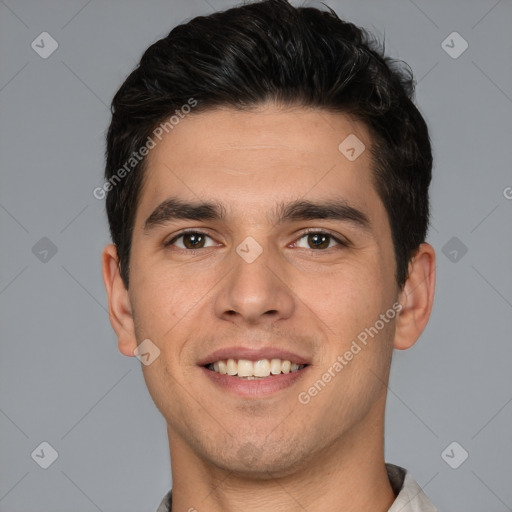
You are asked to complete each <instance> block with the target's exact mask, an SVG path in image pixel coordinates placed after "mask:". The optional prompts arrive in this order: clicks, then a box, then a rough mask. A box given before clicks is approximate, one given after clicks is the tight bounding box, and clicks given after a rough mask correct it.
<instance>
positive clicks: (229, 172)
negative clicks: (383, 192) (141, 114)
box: [137, 106, 383, 224]
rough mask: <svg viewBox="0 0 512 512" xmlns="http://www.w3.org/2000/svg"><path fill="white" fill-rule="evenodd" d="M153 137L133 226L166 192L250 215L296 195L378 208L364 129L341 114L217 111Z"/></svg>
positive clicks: (263, 213)
mask: <svg viewBox="0 0 512 512" xmlns="http://www.w3.org/2000/svg"><path fill="white" fill-rule="evenodd" d="M156 142H157V144H156V147H154V149H152V150H151V151H150V153H149V154H148V156H147V165H146V179H145V184H144V189H143V191H142V194H141V198H140V203H139V204H140V206H139V212H138V214H137V219H138V222H139V224H140V222H143V220H145V218H146V217H147V215H149V214H150V213H151V209H152V208H155V207H156V206H157V205H158V204H159V203H161V202H162V201H164V200H165V199H166V198H168V197H169V196H173V197H176V196H179V197H183V198H184V199H186V200H188V201H195V202H198V201H200V200H201V201H205V200H215V201H218V202H221V203H222V204H225V205H226V206H227V212H226V213H227V215H228V216H229V215H230V214H233V215H234V214H235V213H236V215H237V216H238V217H241V216H243V217H246V218H249V219H253V220H256V217H255V214H259V215H261V217H265V218H268V215H266V212H267V211H269V210H270V209H273V208H275V205H276V204H279V203H281V204H282V203H285V202H288V201H290V200H297V199H300V198H304V199H309V200H315V201H316V200H320V201H321V200H322V199H332V200H335V199H336V198H337V197H341V198H345V199H346V200H347V201H349V202H350V204H352V205H354V206H356V207H358V209H361V210H366V211H367V212H368V213H369V215H368V216H371V211H372V210H373V211H374V214H377V216H378V214H379V213H382V212H383V206H382V204H381V202H380V199H379V197H378V195H377V193H376V191H375V188H374V185H373V181H372V172H373V171H372V168H371V167H372V161H371V157H370V151H369V149H370V143H371V140H370V137H369V132H368V130H367V129H366V127H365V126H364V124H362V123H360V122H358V121H355V120H353V119H351V118H350V117H349V116H348V115H346V114H339V113H331V112H327V111H323V110H313V109H304V108H294V109H283V108H279V107H271V106H267V107H261V108H259V109H258V110H253V111H236V110H234V109H217V110H211V111H207V112H204V113H200V114H192V115H189V116H187V117H185V118H184V119H182V120H181V121H180V122H179V123H178V124H177V125H175V126H174V127H173V128H172V130H170V131H169V133H166V134H164V135H163V137H162V140H161V141H158V140H156ZM347 150H348V151H347ZM354 156H355V157H356V158H354Z"/></svg>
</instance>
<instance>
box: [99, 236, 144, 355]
mask: <svg viewBox="0 0 512 512" xmlns="http://www.w3.org/2000/svg"><path fill="white" fill-rule="evenodd" d="M102 271H103V282H104V284H105V289H106V292H107V300H108V314H109V318H110V323H111V324H112V327H113V329H114V331H115V333H116V335H117V340H118V348H119V351H120V352H121V353H122V354H124V355H125V356H133V355H134V353H133V351H134V350H135V348H136V347H137V339H136V336H135V328H134V321H133V314H132V307H131V303H130V297H129V295H128V290H127V289H126V287H125V285H124V283H123V280H122V278H121V273H120V270H119V259H118V256H117V248H116V246H115V245H114V244H109V245H107V246H105V248H104V249H103V252H102Z"/></svg>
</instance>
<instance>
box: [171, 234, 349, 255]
mask: <svg viewBox="0 0 512 512" xmlns="http://www.w3.org/2000/svg"><path fill="white" fill-rule="evenodd" d="M187 234H194V235H203V236H207V237H208V238H211V239H212V240H213V238H212V237H211V236H210V235H208V233H205V232H204V231H198V230H195V229H189V230H185V231H181V232H180V233H179V234H178V235H176V236H175V237H173V238H172V239H171V240H169V241H168V242H165V243H164V246H165V247H170V246H172V244H174V243H175V242H176V241H177V240H179V239H180V238H182V237H183V236H185V235H187ZM315 234H319V235H327V236H328V237H330V238H331V239H332V240H334V241H335V242H337V243H338V244H339V245H340V246H342V247H349V243H348V242H344V241H343V240H340V239H339V238H338V237H337V236H335V235H333V234H332V233H330V232H329V231H322V230H318V229H308V230H306V231H304V232H302V233H301V235H300V236H299V237H298V238H297V239H296V240H295V242H297V241H298V240H300V239H301V238H304V237H305V236H307V235H315ZM295 242H294V243H295ZM204 249H209V247H200V248H199V249H182V248H181V247H178V248H176V249H175V250H178V251H183V252H187V253H192V254H194V253H196V252H198V251H202V250H204ZM330 249H335V247H329V248H327V249H318V250H317V249H306V250H309V251H313V252H327V251H329V250H330Z"/></svg>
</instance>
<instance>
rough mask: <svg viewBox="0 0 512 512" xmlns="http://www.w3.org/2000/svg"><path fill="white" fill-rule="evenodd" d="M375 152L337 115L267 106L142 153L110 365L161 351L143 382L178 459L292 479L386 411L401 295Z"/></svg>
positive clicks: (184, 127)
mask: <svg viewBox="0 0 512 512" xmlns="http://www.w3.org/2000/svg"><path fill="white" fill-rule="evenodd" d="M351 134H352V135H355V136H356V137H357V138H358V139H359V140H360V141H362V142H363V143H364V145H365V147H366V150H364V151H363V152H362V153H361V154H360V155H359V156H358V157H357V158H356V159H355V160H354V159H353V158H352V159H349V158H347V156H346V155H349V156H353V155H352V153H354V152H351V151H350V150H348V153H347V152H345V153H343V152H342V151H340V149H339V146H340V143H342V141H343V140H344V139H345V138H346V137H348V136H349V135H351ZM349 140H350V139H349ZM370 144H371V140H370V136H369V133H368V131H367V130H366V128H365V126H364V125H363V124H361V123H359V122H357V121H353V120H351V119H350V118H349V117H348V116H346V115H344V114H334V113H327V112H325V111H319V110H306V109H294V110H292V109H286V110H285V109H280V108H277V107H276V106H266V107H261V108H259V109H258V110H255V111H251V112H237V111H234V110H230V109H225V110H215V111H210V112H207V113H201V114H195V115H189V116H188V117H186V118H185V119H183V120H182V121H181V122H180V123H179V125H177V126H176V127H175V128H174V129H173V131H171V132H169V133H168V134H167V135H166V136H165V137H164V138H163V139H162V141H161V142H160V143H158V144H157V146H156V147H155V148H154V149H152V150H151V152H150V154H149V155H148V157H147V158H148V160H147V164H148V166H147V175H146V181H145V185H144V189H143V190H142V193H141V196H140V203H139V207H138V210H137V213H136V219H135V225H134V231H133V239H132V249H131V257H130V274H129V277H130V287H129V290H128V291H127V297H128V301H129V311H130V315H131V317H132V318H133V326H134V327H133V331H134V332H133V336H130V335H129V334H128V335H123V336H122V337H120V341H119V347H120V349H121V351H122V352H123V353H125V354H127V355H133V350H134V348H135V347H136V345H137V344H138V343H140V342H141V341H142V340H145V339H149V340H151V342H152V343H153V344H154V345H156V347H158V349H159V350H160V355H159V356H158V357H157V358H156V359H155V360H154V361H153V362H152V363H151V364H149V365H143V366H142V369H143V372H144V377H145V380H146V383H147V386H148V389H149V392H150V394H151V396H152V398H153V400H154V402H155V404H156V405H157V407H158V408H159V410H160V411H161V413H162V414H163V416H164V417H165V419H166V421H167V423H168V431H169V437H170V441H171V452H173V449H175V450H176V453H178V452H185V451H187V450H188V451H189V452H191V453H192V452H193V453H194V454H195V456H197V457H198V458H200V459H201V460H203V461H205V462H206V463H211V464H212V465H215V466H217V467H221V468H224V469H228V470H233V471H239V472H242V473H243V472H246V473H251V474H253V475H256V474H260V475H263V474H265V473H266V472H267V471H272V472H273V474H276V473H282V474H285V473H287V472H288V471H291V468H294V467H295V468H296V467H301V466H305V465H307V464H309V463H310V462H311V461H312V460H313V459H314V458H315V457H318V456H319V455H320V454H321V453H322V452H323V451H325V450H326V449H330V448H332V447H336V446H337V445H341V443H342V440H343V439H344V438H346V437H347V436H348V435H349V433H350V432H353V431H354V429H355V428H356V427H358V426H361V427H362V426H363V425H364V424H365V422H368V421H370V419H369V418H370V417H374V416H372V415H373V414H374V412H375V410H376V408H377V407H381V406H382V404H383V400H384V396H385V386H383V384H382V383H383V382H385V381H386V382H387V376H388V371H389V364H390V358H391V353H392V348H393V336H394V330H395V320H394V319H393V315H391V314H390V313H389V311H390V310H391V311H392V310H393V308H392V306H393V304H394V303H396V301H397V298H398V292H399V290H398V289H397V286H396V282H395V278H394V276H395V258H394V251H393V245H392V239H391V231H390V226H389V221H388V217H387V214H386V211H385V209H384V206H383V204H382V202H381V200H380V198H379V197H378V195H377V192H376V190H375V187H374V185H373V182H372V169H371V167H372V162H371V159H370V151H369V147H370ZM342 147H343V146H342ZM356 150H357V148H356ZM170 200H172V201H171V202H169V201H170ZM166 201H167V202H168V203H167V206H165V203H166ZM185 203H190V206H189V207H188V208H183V205H184V204H185ZM203 203H208V204H209V205H206V206H204V205H203V206H202V207H199V206H200V205H201V204H203ZM294 203H295V204H294ZM340 205H341V207H340ZM196 207H198V208H196ZM184 231H186V233H184ZM386 312H388V313H387V314H386ZM384 316H386V321H384V320H383V317H384ZM379 319H380V321H379ZM371 328H372V329H373V330H371ZM365 329H367V331H365ZM368 329H370V331H368ZM375 331H377V332H375ZM363 332H366V343H363V342H362V341H361V340H362V339H363V338H364V337H365V336H364V334H362V333H363ZM369 332H371V333H372V336H370V335H368V333H369ZM358 336H359V337H358ZM353 342H356V345H357V346H359V349H360V350H359V351H357V349H356V348H355V346H354V343H353ZM348 352H351V353H352V357H350V355H348V354H347V353H348ZM228 359H233V360H234V361H237V360H242V361H241V363H240V364H239V365H238V366H237V365H236V364H233V363H229V362H227V360H228ZM265 360H268V363H267V362H265ZM272 360H278V361H272ZM218 361H221V362H220V363H218ZM246 361H252V362H253V364H252V365H251V364H249V363H247V362H246ZM256 361H263V362H259V363H257V364H256V365H254V362H256ZM283 361H290V363H291V364H292V365H293V366H292V369H293V370H294V371H291V372H290V373H282V372H283V371H284V372H286V371H287V367H288V365H289V363H286V362H284V363H283ZM342 361H343V362H342ZM224 362H226V363H224ZM336 362H338V364H336ZM210 363H215V365H214V366H213V369H212V366H209V364H210ZM296 365H299V367H298V368H299V369H297V366H296ZM302 365H304V367H302ZM340 367H341V368H340ZM256 368H257V369H256ZM269 368H270V369H271V370H272V369H273V371H275V372H276V374H275V375H274V374H272V373H271V374H270V375H268V376H266V377H262V378H256V379H250V378H249V379H247V378H241V376H238V375H228V374H224V373H221V372H224V371H228V373H233V371H238V372H239V373H240V374H242V375H244V372H246V373H245V374H252V373H254V372H256V373H258V372H260V371H261V372H262V373H261V375H265V374H268V371H269ZM216 370H218V371H216ZM277 373H279V374H277ZM326 374H328V375H330V378H329V377H326V376H325V375H326ZM319 381H321V382H322V383H323V384H322V383H319ZM315 383H316V384H315ZM315 389H316V392H315ZM379 411H380V409H379ZM173 445H174V447H173Z"/></svg>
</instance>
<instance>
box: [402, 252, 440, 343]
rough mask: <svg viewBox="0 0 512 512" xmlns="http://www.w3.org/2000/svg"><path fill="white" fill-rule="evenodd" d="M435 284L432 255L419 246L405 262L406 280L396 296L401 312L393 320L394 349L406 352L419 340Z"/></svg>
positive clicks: (432, 297) (425, 322) (432, 300)
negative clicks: (407, 269) (408, 261)
mask: <svg viewBox="0 0 512 512" xmlns="http://www.w3.org/2000/svg"><path fill="white" fill-rule="evenodd" d="M435 284H436V253H435V251H434V248H433V247H432V246H431V245H430V244H427V243H423V244H420V246H419V248H418V250H417V252H416V254H415V256H414V257H413V259H412V261H411V262H410V263H409V277H408V278H407V281H406V283H405V285H404V287H403V289H402V291H401V292H400V294H399V302H400V304H402V309H401V311H400V313H399V314H398V316H397V319H396V324H395V325H396V328H395V339H394V344H393V346H394V348H396V349H398V350H405V349H408V348H410V347H412V346H413V345H414V344H415V343H416V341H417V340H418V338H419V337H420V334H421V333H422V332H423V329H424V328H425V326H426V325H427V322H428V319H429V318H430V313H431V311H432V305H433V302H434V289H435Z"/></svg>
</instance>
